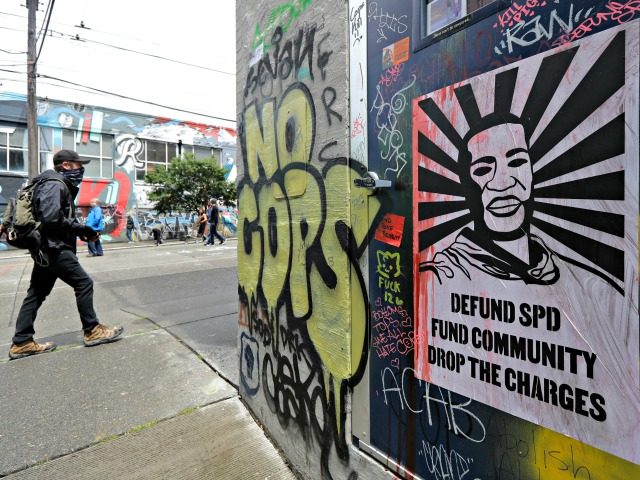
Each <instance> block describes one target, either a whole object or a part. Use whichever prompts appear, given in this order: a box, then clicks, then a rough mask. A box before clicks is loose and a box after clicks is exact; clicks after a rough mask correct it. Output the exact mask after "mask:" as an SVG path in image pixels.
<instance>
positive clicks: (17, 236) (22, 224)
mask: <svg viewBox="0 0 640 480" xmlns="http://www.w3.org/2000/svg"><path fill="white" fill-rule="evenodd" d="M48 181H55V182H60V183H61V184H62V185H64V188H65V190H66V191H67V193H69V190H68V188H67V186H66V184H65V183H64V182H63V181H62V180H60V179H58V178H41V179H39V180H36V181H35V182H30V183H28V184H27V185H25V186H24V187H22V188H21V189H20V190H18V192H17V194H16V197H15V198H11V199H10V200H9V203H8V204H7V208H6V209H5V212H4V217H3V218H2V227H3V230H4V231H5V232H6V234H7V243H8V244H9V245H11V246H12V247H16V248H23V249H27V250H29V251H30V252H31V255H32V256H33V257H34V260H36V262H38V260H37V257H38V258H40V257H42V256H43V255H42V251H41V246H42V233H41V230H42V222H40V221H39V220H38V219H37V218H36V215H35V211H34V208H33V198H34V195H35V193H36V189H37V188H38V187H39V186H40V185H42V184H43V183H45V182H48ZM71 215H72V211H71V208H70V209H69V218H71Z"/></svg>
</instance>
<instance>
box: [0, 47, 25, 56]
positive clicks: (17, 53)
mask: <svg viewBox="0 0 640 480" xmlns="http://www.w3.org/2000/svg"><path fill="white" fill-rule="evenodd" d="M0 52H3V53H8V54H9V55H24V54H26V53H27V52H12V51H11V50H5V49H4V48H0Z"/></svg>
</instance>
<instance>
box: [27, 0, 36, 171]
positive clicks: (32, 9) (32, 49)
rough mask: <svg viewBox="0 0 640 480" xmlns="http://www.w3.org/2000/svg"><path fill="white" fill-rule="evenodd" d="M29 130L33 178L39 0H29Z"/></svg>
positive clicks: (29, 168)
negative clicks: (37, 13) (37, 12)
mask: <svg viewBox="0 0 640 480" xmlns="http://www.w3.org/2000/svg"><path fill="white" fill-rule="evenodd" d="M27 9H28V10H29V16H28V25H27V35H28V38H27V132H28V135H29V137H28V148H29V151H28V155H29V164H28V172H29V179H30V180H31V179H32V178H33V177H35V176H36V175H37V174H38V117H37V108H36V101H37V100H36V11H37V10H38V0H27Z"/></svg>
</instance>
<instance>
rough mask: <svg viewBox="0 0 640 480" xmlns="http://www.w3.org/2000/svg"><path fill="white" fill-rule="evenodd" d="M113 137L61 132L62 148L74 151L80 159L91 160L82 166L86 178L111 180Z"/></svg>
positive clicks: (68, 131) (73, 131)
mask: <svg viewBox="0 0 640 480" xmlns="http://www.w3.org/2000/svg"><path fill="white" fill-rule="evenodd" d="M113 146H114V142H113V135H102V134H93V133H92V134H90V135H88V136H86V135H85V134H84V133H83V132H77V131H75V130H68V129H63V130H62V148H64V149H68V150H75V151H76V152H78V155H80V157H81V158H84V159H86V160H91V161H90V162H89V163H87V164H86V165H85V166H84V171H85V173H84V175H85V177H87V178H113V148H114V147H113Z"/></svg>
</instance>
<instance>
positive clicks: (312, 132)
mask: <svg viewBox="0 0 640 480" xmlns="http://www.w3.org/2000/svg"><path fill="white" fill-rule="evenodd" d="M237 8H238V10H237V19H238V22H239V25H238V37H237V45H238V61H239V63H238V87H237V94H238V112H239V119H238V125H239V134H240V142H241V162H239V181H238V200H239V215H238V281H239V295H240V316H239V339H238V341H239V353H240V391H241V394H242V395H243V397H244V399H245V401H246V402H247V403H248V405H249V406H250V408H251V409H252V410H253V412H254V413H255V414H256V416H257V417H258V418H259V419H260V420H261V422H263V424H264V425H265V427H266V428H267V429H268V430H269V432H270V434H271V435H272V436H273V438H275V439H276V441H277V443H278V445H279V447H281V448H282V449H283V450H284V452H285V454H286V456H287V458H288V459H289V460H290V461H291V462H292V463H293V464H294V465H295V467H296V468H297V469H298V470H299V471H300V472H301V474H302V476H303V477H304V478H325V479H330V478H336V479H337V478H351V479H356V478H382V477H380V476H379V474H380V472H382V470H381V469H380V467H378V466H376V465H368V463H367V462H366V461H364V460H363V459H364V457H363V456H362V455H361V454H360V453H359V452H358V451H356V450H354V449H353V447H352V442H351V433H350V424H349V422H348V421H347V419H348V411H349V408H350V404H349V401H350V396H349V391H350V386H351V385H353V384H355V383H357V382H359V381H360V379H361V378H362V376H363V373H364V369H365V367H366V363H367V355H368V347H369V345H368V339H367V335H368V332H369V314H368V312H369V308H368V296H367V288H366V284H365V281H364V272H363V270H362V268H361V265H360V263H359V262H360V260H361V259H362V257H363V254H364V251H365V248H366V246H367V244H368V241H369V238H370V236H371V235H372V229H373V226H374V225H376V224H377V223H378V219H379V216H380V214H381V211H382V208H383V206H382V203H381V201H380V200H378V199H377V198H376V197H375V196H373V195H372V191H371V190H369V189H367V188H359V189H352V188H351V186H352V185H353V184H354V181H356V180H361V179H363V178H364V177H365V176H366V171H367V170H366V167H365V165H364V164H363V163H362V162H361V161H358V160H356V159H353V158H350V157H349V149H348V146H349V142H348V135H347V134H346V132H347V128H348V125H349V110H348V108H347V104H348V98H349V96H348V92H349V90H348V82H347V75H346V68H347V59H348V57H347V42H348V37H347V32H346V29H345V25H346V22H347V17H348V16H347V12H346V9H345V5H344V2H341V1H325V2H315V3H313V2H312V1H311V0H309V1H302V0H300V1H290V2H281V1H280V2H277V1H261V2H253V3H252V4H251V6H250V7H249V5H248V4H246V3H242V2H239V3H238V7H237ZM361 19H362V21H364V12H362V16H361ZM365 114H366V112H365ZM371 472H375V473H371Z"/></svg>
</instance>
